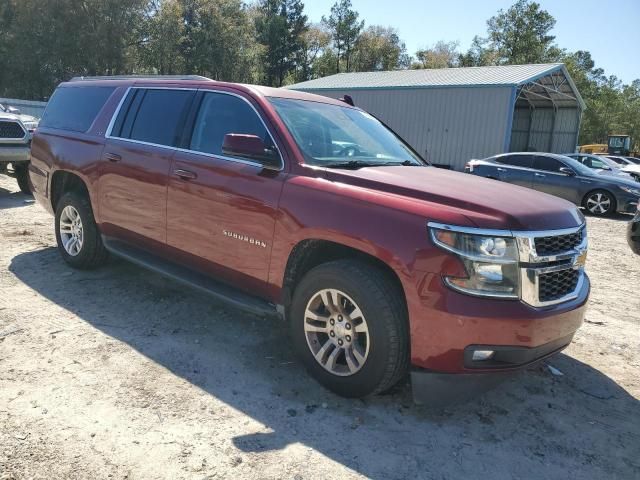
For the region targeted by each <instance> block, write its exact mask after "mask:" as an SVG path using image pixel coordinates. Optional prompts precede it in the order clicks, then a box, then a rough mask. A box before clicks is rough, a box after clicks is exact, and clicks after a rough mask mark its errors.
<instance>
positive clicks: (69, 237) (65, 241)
mask: <svg viewBox="0 0 640 480" xmlns="http://www.w3.org/2000/svg"><path fill="white" fill-rule="evenodd" d="M59 230H60V241H61V242H62V247H63V248H64V250H65V252H67V253H68V254H69V255H71V256H72V257H75V256H76V255H78V254H79V253H80V251H81V250H82V245H83V244H84V229H83V227H82V219H81V218H80V214H79V213H78V210H76V209H75V207H72V206H71V205H67V206H66V207H64V209H63V210H62V213H61V214H60V227H59Z"/></svg>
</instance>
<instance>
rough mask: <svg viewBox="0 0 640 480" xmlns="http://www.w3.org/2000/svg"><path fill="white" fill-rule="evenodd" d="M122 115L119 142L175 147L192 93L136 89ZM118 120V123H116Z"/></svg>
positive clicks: (187, 91)
mask: <svg viewBox="0 0 640 480" xmlns="http://www.w3.org/2000/svg"><path fill="white" fill-rule="evenodd" d="M136 90H138V91H137V92H135V91H132V92H133V93H132V94H134V95H135V97H134V100H133V101H132V102H126V103H127V104H128V105H129V111H128V112H126V113H125V115H126V118H124V123H123V124H122V131H121V132H119V135H116V136H120V137H122V138H129V139H131V140H138V141H140V142H147V143H155V144H157V145H167V146H171V147H175V146H176V145H178V137H179V135H180V134H181V127H182V125H184V121H185V116H186V114H187V110H188V108H189V106H190V104H191V100H192V98H193V96H194V92H193V91H190V90H167V89H148V90H146V89H136ZM119 120H120V119H119Z"/></svg>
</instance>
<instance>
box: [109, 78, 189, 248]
mask: <svg viewBox="0 0 640 480" xmlns="http://www.w3.org/2000/svg"><path fill="white" fill-rule="evenodd" d="M194 95H195V92H192V91H186V90H170V89H144V88H139V89H138V88H136V89H131V90H130V91H129V94H128V96H127V98H126V99H125V101H124V102H123V104H122V107H121V108H120V112H119V113H118V116H117V119H116V122H115V123H114V127H113V128H112V131H111V135H109V138H107V140H106V143H105V147H104V150H103V155H102V156H103V158H102V163H101V175H100V183H99V187H98V188H99V208H100V218H101V229H102V232H103V233H104V234H105V235H108V236H113V237H117V238H121V239H125V240H129V241H134V242H136V241H141V242H144V241H145V239H150V240H154V241H156V242H159V243H165V241H166V215H167V182H168V176H169V169H170V167H171V161H172V158H173V154H174V151H175V150H174V148H173V147H174V146H175V145H176V142H177V137H178V135H179V134H180V133H181V127H182V123H181V121H183V119H184V116H185V115H186V113H187V109H188V108H189V106H190V102H191V100H192V99H193V97H194Z"/></svg>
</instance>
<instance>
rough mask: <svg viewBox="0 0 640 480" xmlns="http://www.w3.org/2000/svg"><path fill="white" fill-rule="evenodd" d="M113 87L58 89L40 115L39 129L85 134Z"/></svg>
mask: <svg viewBox="0 0 640 480" xmlns="http://www.w3.org/2000/svg"><path fill="white" fill-rule="evenodd" d="M114 90H115V87H64V88H58V89H57V90H56V91H55V93H54V94H53V96H52V97H51V100H49V103H48V104H47V108H46V110H45V111H44V114H43V115H42V119H41V120H40V127H49V128H58V129H60V130H70V131H72V132H86V131H87V130H89V128H90V127H91V124H92V123H93V122H94V120H95V119H96V116H97V115H98V113H99V112H100V110H101V109H102V107H103V106H104V104H105V103H106V101H107V99H108V98H109V97H110V96H111V94H112V93H113V91H114Z"/></svg>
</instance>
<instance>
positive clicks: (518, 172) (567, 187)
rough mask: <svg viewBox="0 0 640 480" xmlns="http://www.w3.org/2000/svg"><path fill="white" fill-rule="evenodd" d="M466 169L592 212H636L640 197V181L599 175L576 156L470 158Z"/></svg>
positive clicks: (531, 155) (548, 154)
mask: <svg viewBox="0 0 640 480" xmlns="http://www.w3.org/2000/svg"><path fill="white" fill-rule="evenodd" d="M465 171H466V172H468V173H473V174H474V175H478V176H481V177H486V178H493V179H496V180H501V181H503V182H507V183H513V184H516V185H520V186H523V187H527V188H533V189H534V190H538V191H540V192H544V193H549V194H551V195H555V196H558V197H561V198H564V199H565V200H569V201H570V202H572V203H574V204H576V205H579V206H582V207H584V208H586V209H587V210H588V211H589V212H590V213H592V214H593V215H610V214H612V213H615V212H635V210H636V206H637V205H638V201H639V200H640V185H638V183H637V182H634V181H633V180H626V179H624V178H618V177H612V176H605V175H599V174H598V173H596V171H595V170H592V169H591V168H587V167H585V166H584V165H582V164H581V163H580V162H578V161H577V160H574V159H573V158H569V157H567V156H564V155H556V154H553V153H530V152H526V153H525V152H523V153H504V154H501V155H495V156H493V157H489V158H485V159H484V160H471V161H470V162H469V163H467V165H466V167H465Z"/></svg>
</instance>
